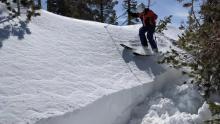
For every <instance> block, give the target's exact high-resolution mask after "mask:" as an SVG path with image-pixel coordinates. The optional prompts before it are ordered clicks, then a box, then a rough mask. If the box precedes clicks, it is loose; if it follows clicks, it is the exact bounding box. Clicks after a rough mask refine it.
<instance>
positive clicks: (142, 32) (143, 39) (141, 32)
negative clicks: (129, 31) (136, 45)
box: [139, 27, 148, 47]
mask: <svg viewBox="0 0 220 124" xmlns="http://www.w3.org/2000/svg"><path fill="white" fill-rule="evenodd" d="M146 32H147V29H146V28H145V27H141V28H140V29H139V37H140V40H141V44H142V46H144V47H147V46H148V44H147V39H146V36H145V33H146Z"/></svg>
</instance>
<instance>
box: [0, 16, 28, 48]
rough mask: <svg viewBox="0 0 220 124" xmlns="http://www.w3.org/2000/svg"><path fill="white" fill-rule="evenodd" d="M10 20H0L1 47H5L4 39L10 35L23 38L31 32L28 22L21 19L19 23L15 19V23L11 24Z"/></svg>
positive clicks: (19, 38)
mask: <svg viewBox="0 0 220 124" xmlns="http://www.w3.org/2000/svg"><path fill="white" fill-rule="evenodd" d="M9 20H10V19H7V20H3V21H0V48H1V47H3V42H4V40H6V39H8V38H10V36H14V37H17V38H18V40H22V39H24V36H25V35H26V34H31V31H30V29H29V28H28V26H27V25H28V23H27V22H25V21H22V20H20V21H19V22H17V23H16V22H15V21H14V23H15V24H11V23H10V22H9Z"/></svg>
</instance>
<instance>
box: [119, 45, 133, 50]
mask: <svg viewBox="0 0 220 124" xmlns="http://www.w3.org/2000/svg"><path fill="white" fill-rule="evenodd" d="M120 45H121V46H122V47H124V48H126V49H132V48H131V47H128V46H126V45H125V44H120Z"/></svg>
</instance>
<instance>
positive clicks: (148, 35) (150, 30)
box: [147, 27, 158, 50]
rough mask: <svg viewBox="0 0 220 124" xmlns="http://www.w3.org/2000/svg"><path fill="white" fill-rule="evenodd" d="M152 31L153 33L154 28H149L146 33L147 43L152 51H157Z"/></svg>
mask: <svg viewBox="0 0 220 124" xmlns="http://www.w3.org/2000/svg"><path fill="white" fill-rule="evenodd" d="M154 31H155V27H150V28H149V30H148V32H147V39H148V40H149V43H150V45H151V48H152V49H153V50H158V48H157V43H156V41H155V40H154Z"/></svg>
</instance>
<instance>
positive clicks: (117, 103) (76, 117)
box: [36, 69, 183, 124]
mask: <svg viewBox="0 0 220 124" xmlns="http://www.w3.org/2000/svg"><path fill="white" fill-rule="evenodd" d="M181 77H182V78H181ZM182 79H183V76H182V75H181V73H180V72H178V71H176V70H173V69H170V70H168V71H166V72H165V73H163V74H161V75H160V76H158V77H157V78H156V79H155V80H154V81H153V82H149V83H146V84H143V85H140V86H137V87H134V88H131V89H125V90H122V91H119V92H116V93H113V94H111V95H108V96H103V97H102V98H100V99H98V100H97V101H95V102H93V103H91V104H90V105H88V106H86V107H84V108H82V109H80V110H77V111H73V112H69V113H66V114H64V115H61V116H56V117H50V118H45V119H41V120H39V121H38V122H37V123H36V124H125V123H126V122H127V121H128V120H129V118H130V114H131V111H132V109H133V108H134V107H135V106H136V105H137V104H139V103H141V102H142V101H143V100H144V99H145V97H146V96H148V95H150V94H151V93H152V92H153V91H156V90H160V89H161V88H162V87H163V85H164V84H167V83H170V82H178V81H180V80H182Z"/></svg>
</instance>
